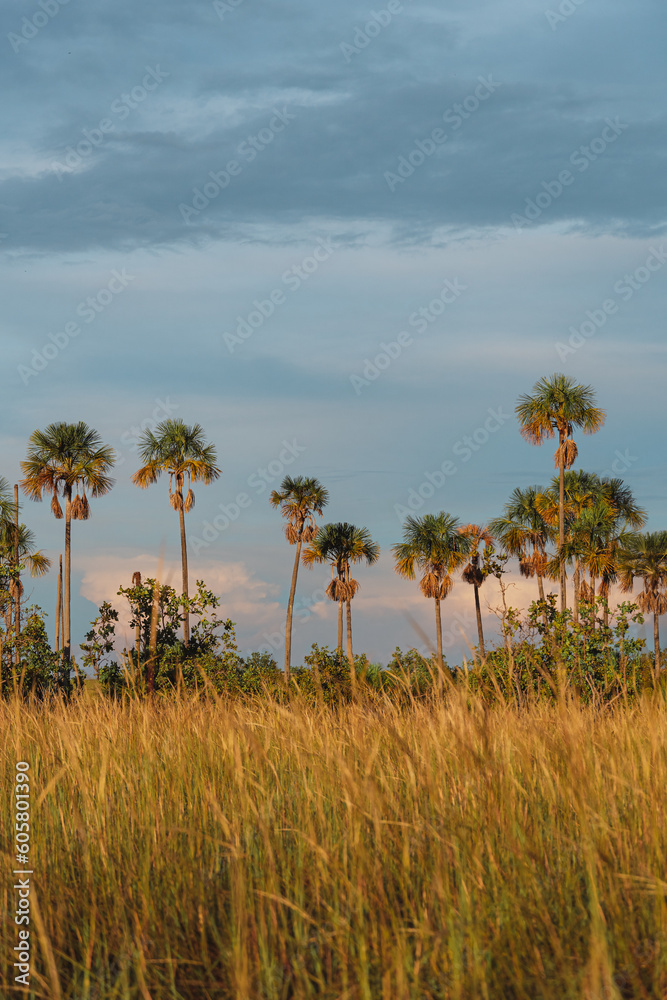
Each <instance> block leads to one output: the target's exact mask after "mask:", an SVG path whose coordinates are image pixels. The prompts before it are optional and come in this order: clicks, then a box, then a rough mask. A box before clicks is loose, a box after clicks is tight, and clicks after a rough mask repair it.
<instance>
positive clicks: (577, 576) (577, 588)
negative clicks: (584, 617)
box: [573, 556, 581, 625]
mask: <svg viewBox="0 0 667 1000" xmlns="http://www.w3.org/2000/svg"><path fill="white" fill-rule="evenodd" d="M580 595H581V567H580V565H579V556H575V557H574V609H573V610H574V624H575V625H578V624H579V599H580Z"/></svg>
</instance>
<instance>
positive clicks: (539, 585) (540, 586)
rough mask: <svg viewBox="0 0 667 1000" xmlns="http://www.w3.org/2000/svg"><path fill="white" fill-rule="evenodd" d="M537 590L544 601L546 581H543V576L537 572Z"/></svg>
mask: <svg viewBox="0 0 667 1000" xmlns="http://www.w3.org/2000/svg"><path fill="white" fill-rule="evenodd" d="M537 591H538V593H539V595H540V600H541V601H543V600H544V583H543V582H542V577H541V576H540V574H539V573H538V574H537Z"/></svg>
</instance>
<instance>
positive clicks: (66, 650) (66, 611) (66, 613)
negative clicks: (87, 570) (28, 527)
mask: <svg viewBox="0 0 667 1000" xmlns="http://www.w3.org/2000/svg"><path fill="white" fill-rule="evenodd" d="M71 584H72V487H71V486H66V487H65V579H64V581H63V661H64V665H63V669H64V671H65V672H66V673H67V675H68V676H69V665H70V659H71V646H72V639H71V608H70V603H71Z"/></svg>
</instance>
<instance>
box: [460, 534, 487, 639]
mask: <svg viewBox="0 0 667 1000" xmlns="http://www.w3.org/2000/svg"><path fill="white" fill-rule="evenodd" d="M459 530H460V532H461V534H462V535H463V536H464V537H466V538H468V539H469V540H470V552H469V562H468V564H467V566H466V567H465V568H464V570H463V573H462V576H463V579H464V580H465V582H466V583H470V584H472V586H473V587H474V589H475V614H476V615H477V636H478V639H479V655H480V656H486V650H485V649H484V632H483V630H482V611H481V609H480V606H479V588H480V587H481V586H482V584H483V583H484V581H485V580H486V577H487V574H486V573H485V572H484V569H483V567H482V566H480V551H479V546H480V543H481V542H484V545H485V546H486V545H491V543H492V542H493V538H492V536H491V534H490V533H489V529H488V527H482V526H481V525H479V524H464V526H463V527H462V528H460V529H459Z"/></svg>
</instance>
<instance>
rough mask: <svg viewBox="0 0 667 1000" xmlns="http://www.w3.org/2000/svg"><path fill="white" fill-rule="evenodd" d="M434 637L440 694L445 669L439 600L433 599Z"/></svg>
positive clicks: (437, 598)
mask: <svg viewBox="0 0 667 1000" xmlns="http://www.w3.org/2000/svg"><path fill="white" fill-rule="evenodd" d="M435 636H436V642H437V646H438V691H439V692H440V693H441V694H442V683H443V682H442V672H443V670H444V668H445V665H444V662H443V659H442V618H441V616H440V598H439V597H436V599H435Z"/></svg>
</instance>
